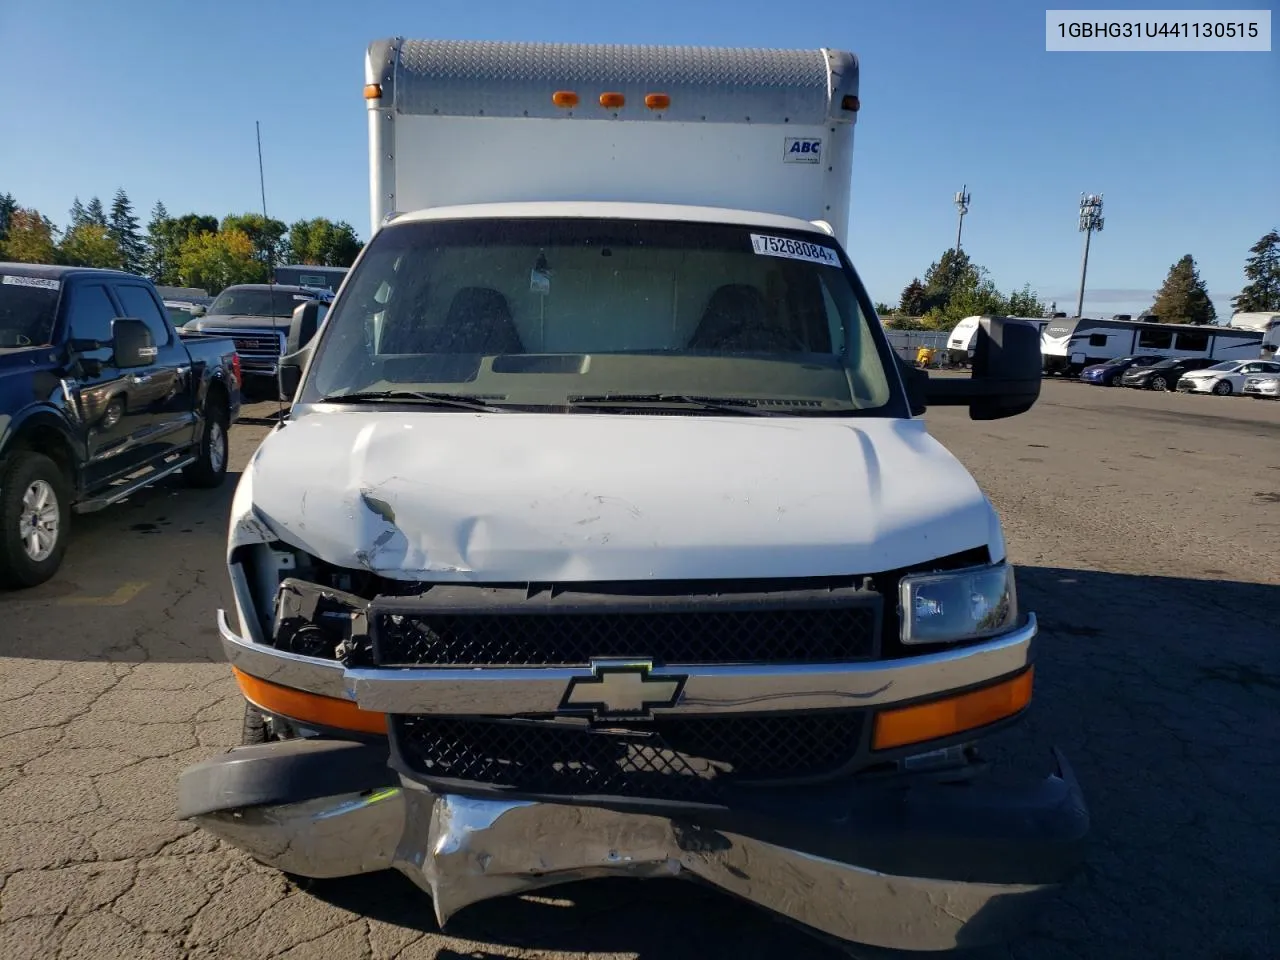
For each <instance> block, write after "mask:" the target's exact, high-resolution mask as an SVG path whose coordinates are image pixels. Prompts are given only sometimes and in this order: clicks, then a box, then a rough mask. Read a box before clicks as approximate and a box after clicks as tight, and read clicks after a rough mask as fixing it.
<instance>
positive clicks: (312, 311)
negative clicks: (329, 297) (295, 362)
mask: <svg viewBox="0 0 1280 960" xmlns="http://www.w3.org/2000/svg"><path fill="white" fill-rule="evenodd" d="M328 312H329V304H327V303H322V302H321V301H319V300H308V301H307V302H306V303H304V304H301V305H299V306H298V307H297V308H296V309H295V310H294V311H293V318H292V319H291V320H290V321H289V333H288V336H287V337H286V338H285V353H297V352H298V351H299V350H301V349H302V348H303V347H305V346H306V345H307V344H308V343H310V342H311V338H312V337H314V336H315V335H316V331H317V330H319V329H320V324H322V323H323V322H324V317H325V314H327V313H328Z"/></svg>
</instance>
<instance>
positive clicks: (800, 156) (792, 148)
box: [782, 137, 822, 163]
mask: <svg viewBox="0 0 1280 960" xmlns="http://www.w3.org/2000/svg"><path fill="white" fill-rule="evenodd" d="M782 159H783V160H784V161H785V162H787V163H821V162H822V141H821V140H820V139H817V138H815V137H787V140H786V145H785V147H784V149H783V154H782Z"/></svg>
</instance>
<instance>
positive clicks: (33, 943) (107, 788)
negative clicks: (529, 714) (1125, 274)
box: [0, 381, 1280, 960]
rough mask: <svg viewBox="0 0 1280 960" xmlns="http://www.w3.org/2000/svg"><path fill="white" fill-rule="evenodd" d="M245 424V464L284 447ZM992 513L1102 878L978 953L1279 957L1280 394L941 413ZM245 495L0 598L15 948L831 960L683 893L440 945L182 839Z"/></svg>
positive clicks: (470, 921) (200, 837) (1044, 762)
mask: <svg viewBox="0 0 1280 960" xmlns="http://www.w3.org/2000/svg"><path fill="white" fill-rule="evenodd" d="M270 410H271V406H270V405H258V406H256V407H251V408H249V409H248V410H247V411H246V415H247V418H246V421H245V422H244V423H242V424H240V425H238V426H237V427H236V428H235V429H234V430H233V432H232V437H233V455H234V457H233V465H234V466H239V465H241V464H243V463H244V461H245V459H246V458H247V456H248V455H249V454H250V453H251V452H252V450H253V448H254V446H255V445H256V444H257V443H258V442H259V441H260V440H261V438H262V437H263V436H264V435H265V433H266V431H267V429H268V428H267V426H266V425H264V423H263V421H261V420H256V419H254V418H255V417H262V416H264V415H265V414H267V413H269V412H270ZM929 421H930V424H931V429H932V430H933V432H934V434H935V436H937V437H938V438H939V439H940V440H942V442H943V443H945V444H946V445H947V446H948V447H950V449H951V450H952V451H953V452H955V453H956V454H957V455H958V456H959V457H960V458H961V459H962V460H963V461H964V462H965V463H966V464H967V465H968V467H969V468H970V469H971V470H972V471H973V473H974V475H975V476H976V477H977V479H978V481H979V483H980V484H981V485H982V486H983V488H984V489H985V490H986V491H987V493H988V494H989V495H990V496H991V498H992V499H993V500H994V502H995V504H996V506H997V508H998V509H999V510H1000V512H1001V515H1002V517H1003V520H1004V523H1005V534H1006V538H1007V541H1008V544H1009V551H1010V554H1011V556H1012V558H1013V559H1014V560H1015V561H1016V562H1017V563H1018V564H1019V593H1020V598H1021V602H1022V604H1023V606H1024V607H1026V608H1029V609H1033V610H1035V611H1036V612H1037V613H1038V615H1039V616H1040V621H1041V625H1042V628H1043V639H1042V641H1041V645H1040V652H1039V656H1040V660H1039V664H1040V665H1039V668H1038V670H1037V691H1036V699H1035V703H1034V704H1033V707H1032V711H1031V715H1030V717H1029V718H1028V720H1027V721H1026V722H1024V723H1023V724H1021V725H1020V726H1019V727H1018V728H1017V729H1015V730H1011V731H1008V732H1007V733H1005V734H1003V735H1002V736H1001V737H1000V738H999V739H998V740H997V741H996V742H994V743H992V744H991V745H990V748H989V749H990V753H991V754H992V755H993V756H994V758H995V759H996V760H997V767H998V768H999V770H1000V771H1002V772H1008V771H1011V770H1013V769H1016V768H1018V767H1019V766H1022V767H1029V768H1032V769H1034V770H1036V771H1038V772H1045V771H1047V770H1048V769H1049V765H1050V758H1049V747H1050V746H1052V745H1057V746H1060V747H1061V748H1062V749H1063V750H1065V752H1066V754H1067V756H1068V757H1069V758H1070V760H1071V761H1072V763H1073V765H1074V767H1075V770H1076V773H1077V775H1078V776H1079V778H1080V780H1081V782H1082V784H1083V787H1084V790H1085V792H1086V796H1087V799H1088V802H1089V804H1090V808H1091V812H1092V816H1093V837H1092V842H1091V848H1090V853H1089V857H1088V865H1087V868H1086V870H1085V871H1084V872H1083V874H1082V875H1081V876H1080V878H1079V879H1078V880H1077V881H1076V882H1075V883H1073V884H1072V885H1071V886H1070V887H1069V888H1067V889H1066V890H1065V891H1064V892H1063V893H1062V895H1061V896H1060V897H1059V898H1058V900H1057V901H1055V902H1054V903H1053V904H1052V905H1051V906H1049V907H1048V908H1046V910H1045V912H1044V914H1043V915H1042V917H1041V918H1040V922H1039V925H1038V928H1037V930H1036V932H1035V933H1034V934H1033V935H1032V936H1031V937H1029V938H1028V939H1026V940H1024V941H1022V942H1020V943H1017V944H1014V945H1013V946H1011V947H1009V948H1007V949H1004V948H1002V949H1000V950H993V951H986V952H983V953H981V954H977V956H981V957H983V958H984V960H987V958H992V960H995V958H1002V960H1003V958H1010V960H1056V958H1082V957H1119V956H1124V957H1167V956H1179V957H1182V956H1187V957H1216V958H1228V960H1243V958H1268V957H1277V956H1280V883H1278V882H1277V879H1276V877H1277V874H1276V864H1277V862H1280V856H1278V853H1280V813H1278V812H1277V807H1278V803H1277V801H1280V722H1278V720H1277V718H1278V717H1280V403H1266V402H1254V401H1249V400H1245V399H1239V398H1217V397H1186V396H1177V395H1166V394H1150V393H1142V392H1135V391H1130V390H1122V389H1110V390H1108V389H1102V388H1095V387H1089V386H1085V385H1082V384H1077V383H1070V382H1061V381H1047V382H1046V383H1045V387H1044V392H1043V394H1042V398H1041V401H1040V403H1039V404H1038V406H1037V407H1036V408H1035V409H1034V410H1033V411H1032V412H1031V413H1029V414H1026V415H1024V416H1022V417H1017V418H1013V419H1010V420H1005V421H995V422H988V423H979V422H973V421H970V420H968V419H967V417H966V415H965V414H964V413H963V412H961V411H956V410H947V409H939V410H935V411H932V412H931V413H930V414H929ZM234 480H235V478H234V477H232V478H231V481H230V482H229V483H228V484H227V486H226V487H225V488H224V489H223V490H220V491H213V492H205V491H188V490H184V489H182V488H180V487H179V486H177V485H176V484H174V485H165V486H161V487H158V488H157V489H154V490H152V491H149V492H147V493H145V494H143V495H141V496H139V497H136V498H133V499H132V500H130V501H128V502H126V503H123V504H120V505H118V506H117V507H115V508H112V509H110V510H107V511H105V512H103V513H100V514H96V515H93V516H89V517H81V518H77V520H76V530H75V534H74V540H73V543H72V546H71V548H70V551H69V554H68V557H67V561H66V564H65V566H64V568H63V570H62V572H61V573H60V575H59V576H58V577H57V578H56V579H55V580H54V581H52V582H50V583H48V584H46V585H44V586H42V587H39V588H37V589H35V590H32V591H26V592H24V593H21V594H19V593H10V594H0V957H3V958H5V960H25V958H41V960H52V958H68V960H71V958H74V960H91V958H129V960H142V958H151V957H155V958H162V957H163V958H170V957H186V958H193V960H195V958H201V960H203V958H259V957H262V958H266V957H272V958H274V957H282V958H304V957H316V958H324V960H331V958H335V957H340V958H344V960H345V958H370V960H374V958H376V960H390V958H402V960H411V958H463V957H469V958H492V957H522V958H543V957H557V958H569V957H573V958H582V957H602V958H603V957H607V958H632V957H636V958H645V960H650V958H661V960H680V958H686V957H687V958H694V957H699V958H701V957H707V956H735V957H761V958H763V957H771V958H772V957H776V956H779V955H783V954H785V955H787V956H789V957H792V958H796V960H801V958H804V960H809V958H813V960H828V958H834V957H837V956H839V954H837V953H836V952H835V951H834V950H833V949H832V948H830V947H829V946H827V945H824V944H822V943H820V942H818V941H816V940H813V939H811V938H809V937H807V936H806V935H804V934H802V933H799V932H797V931H795V930H794V929H792V928H790V927H787V926H784V925H782V924H780V923H778V922H775V921H774V920H772V919H770V918H769V917H767V916H765V915H764V914H762V913H760V912H758V911H757V910H755V909H754V908H751V907H749V906H745V905H742V904H739V903H736V902H734V901H732V900H730V899H728V898H727V897H724V896H721V895H719V894H718V893H715V892H711V891H704V890H702V889H700V888H698V887H695V886H693V885H691V884H679V883H669V882H668V883H662V882H657V881H642V882H630V881H607V882H605V881H596V882H592V883H587V884H578V885H573V886H568V887H560V888H552V889H551V890H549V891H545V892H544V893H543V894H542V895H541V896H537V897H525V898H511V899H507V900H501V901H492V902H489V903H486V904H480V905H477V906H475V907H472V908H470V909H468V910H466V911H464V912H463V913H461V914H459V915H458V916H457V917H456V918H455V919H454V920H453V921H451V922H450V925H449V928H448V931H447V933H441V932H439V931H438V930H437V929H436V926H435V923H434V921H433V919H432V915H431V910H430V905H429V903H428V901H427V900H426V898H425V897H423V896H421V895H420V894H418V893H417V891H416V889H415V888H413V887H412V886H411V885H410V884H409V883H408V882H407V881H404V880H402V879H401V878H399V877H398V876H395V875H391V876H386V877H377V878H365V879H364V880H361V881H356V882H349V881H340V882H337V883H334V884H327V885H322V886H317V887H316V888H315V889H313V890H302V889H299V888H297V887H296V886H294V885H293V884H292V883H290V882H289V881H287V880H286V879H285V878H284V877H282V876H281V875H279V874H276V873H274V872H273V871H271V870H268V869H266V868H264V867H261V866H259V865H256V864H255V863H253V862H251V861H250V860H248V859H247V858H246V857H245V856H243V855H242V854H240V853H239V852H237V851H235V850H234V849H231V848H229V847H227V846H225V845H222V844H220V843H218V842H215V841H214V840H212V839H211V838H210V837H208V836H206V835H204V834H203V833H201V832H199V831H197V830H194V829H193V828H192V827H191V826H190V825H188V824H184V823H179V822H176V821H175V820H174V819H173V808H174V797H175V781H176V778H177V775H178V773H179V771H180V770H182V768H184V767H185V766H187V765H189V764H192V763H195V762H197V761H199V760H202V759H205V758H207V757H209V756H212V755H214V754H216V753H218V752H220V751H222V750H223V749H225V748H226V747H229V746H231V745H232V744H234V743H236V742H237V741H238V738H239V732H240V719H241V709H242V707H241V701H240V699H239V697H238V694H237V691H236V688H235V685H234V683H233V682H232V680H231V678H230V677H229V675H228V671H227V669H226V667H225V666H224V664H223V663H221V662H220V660H219V655H218V650H217V644H216V632H215V630H214V626H213V613H214V610H215V608H216V607H217V606H219V605H228V604H229V599H230V598H229V589H228V586H227V583H226V577H225V573H224V570H223V566H222V551H223V535H224V530H225V517H226V511H227V506H228V503H229V500H230V496H231V492H232V489H233V487H234Z"/></svg>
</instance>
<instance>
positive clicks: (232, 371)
mask: <svg viewBox="0 0 1280 960" xmlns="http://www.w3.org/2000/svg"><path fill="white" fill-rule="evenodd" d="M239 410H240V370H239V359H238V357H237V356H236V351H235V347H234V345H233V344H232V343H231V342H230V341H229V340H221V339H218V338H215V337H199V336H183V335H181V334H180V333H179V332H178V331H177V330H175V329H174V327H173V324H172V322H171V321H170V319H169V317H168V315H167V314H166V312H165V310H164V307H163V304H162V301H161V300H160V297H159V294H158V292H157V291H156V288H155V286H154V285H153V284H152V283H151V281H150V280H147V279H146V278H144V277H139V276H134V275H132V274H128V273H124V272H122V271H118V270H93V269H87V268H80V267H64V266H53V265H42V264H27V263H0V585H4V586H9V587H33V586H36V585H38V584H40V583H43V582H44V581H46V580H48V579H49V578H50V577H52V576H53V575H54V574H55V573H56V572H57V570H58V567H59V566H60V564H61V562H62V557H63V555H64V553H65V551H66V549H67V543H68V539H67V536H68V531H69V528H70V524H71V518H72V515H73V514H74V513H90V512H93V511H96V510H100V509H102V508H104V507H107V506H110V505H111V504H113V503H116V502H118V501H120V500H123V499H124V498H125V497H127V496H130V495H131V494H133V493H135V492H137V491H138V490H141V489H142V488H143V487H146V486H149V485H150V484H152V483H154V482H156V481H157V480H160V479H162V478H164V477H167V476H169V475H171V474H175V473H178V472H179V471H181V472H182V474H183V476H184V478H185V479H186V480H187V482H188V483H189V484H190V485H192V486H197V487H214V486H217V485H219V484H221V483H222V481H223V479H224V477H225V476H226V469H227V450H228V447H227V429H228V427H229V426H230V424H231V423H232V422H233V421H234V420H235V419H236V417H237V416H238V414H239Z"/></svg>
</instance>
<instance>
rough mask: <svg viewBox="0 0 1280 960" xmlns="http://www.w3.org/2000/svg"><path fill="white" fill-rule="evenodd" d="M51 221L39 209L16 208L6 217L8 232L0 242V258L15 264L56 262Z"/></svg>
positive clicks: (53, 231)
mask: <svg viewBox="0 0 1280 960" xmlns="http://www.w3.org/2000/svg"><path fill="white" fill-rule="evenodd" d="M54 233H55V230H54V226H53V222H52V221H51V220H49V218H48V217H45V216H41V214H40V211H39V210H27V209H25V208H23V207H17V208H16V209H15V210H14V211H13V213H12V214H10V216H9V232H8V235H7V236H6V237H5V238H4V241H3V242H2V243H0V260H14V261H17V262H18V263H55V262H56V261H57V249H56V246H55V239H54Z"/></svg>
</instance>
